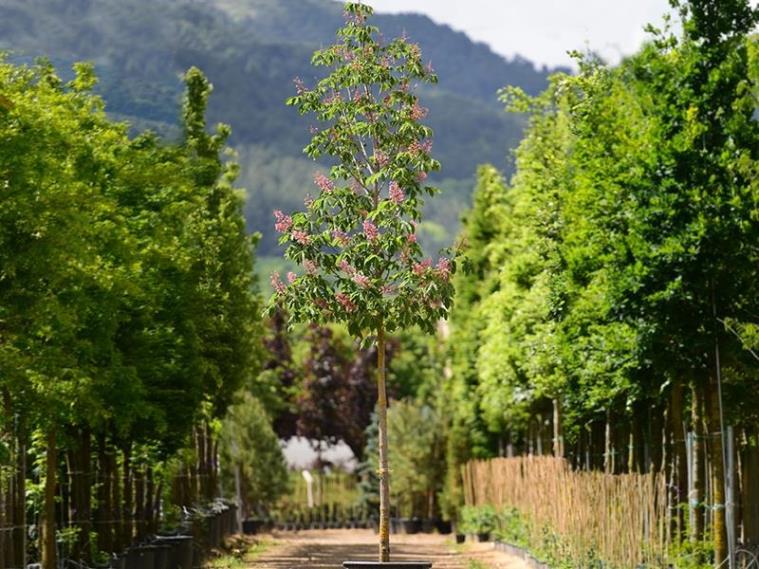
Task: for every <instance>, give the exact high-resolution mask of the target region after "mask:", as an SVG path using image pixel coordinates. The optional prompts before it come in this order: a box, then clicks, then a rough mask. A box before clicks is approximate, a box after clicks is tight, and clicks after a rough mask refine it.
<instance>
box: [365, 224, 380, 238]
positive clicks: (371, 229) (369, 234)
mask: <svg viewBox="0 0 759 569" xmlns="http://www.w3.org/2000/svg"><path fill="white" fill-rule="evenodd" d="M364 235H366V238H367V239H368V240H369V241H374V240H376V239H377V238H378V237H379V229H377V226H376V225H374V223H372V222H371V221H370V220H368V219H365V220H364Z"/></svg>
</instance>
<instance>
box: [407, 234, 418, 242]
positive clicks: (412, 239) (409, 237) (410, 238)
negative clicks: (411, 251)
mask: <svg viewBox="0 0 759 569" xmlns="http://www.w3.org/2000/svg"><path fill="white" fill-rule="evenodd" d="M406 242H407V243H416V233H409V234H408V235H407V236H406Z"/></svg>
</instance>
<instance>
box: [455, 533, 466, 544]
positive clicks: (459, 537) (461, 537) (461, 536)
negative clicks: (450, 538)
mask: <svg viewBox="0 0 759 569" xmlns="http://www.w3.org/2000/svg"><path fill="white" fill-rule="evenodd" d="M465 541H466V534H463V533H457V534H456V543H464V542H465Z"/></svg>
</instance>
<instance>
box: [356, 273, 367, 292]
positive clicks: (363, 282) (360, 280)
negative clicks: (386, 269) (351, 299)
mask: <svg viewBox="0 0 759 569" xmlns="http://www.w3.org/2000/svg"><path fill="white" fill-rule="evenodd" d="M353 282H354V283H356V284H357V285H358V286H360V287H361V288H369V284H370V282H369V277H367V276H366V275H362V274H361V273H358V272H357V273H355V274H354V275H353Z"/></svg>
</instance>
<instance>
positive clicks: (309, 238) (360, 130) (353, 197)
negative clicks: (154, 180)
mask: <svg viewBox="0 0 759 569" xmlns="http://www.w3.org/2000/svg"><path fill="white" fill-rule="evenodd" d="M346 11H347V15H348V23H347V24H346V26H345V27H343V28H342V29H341V30H340V31H339V32H338V38H339V43H337V44H336V45H334V46H331V47H328V48H325V49H323V50H319V51H317V52H315V53H314V57H313V62H314V64H315V65H320V66H328V67H331V68H332V72H331V73H330V75H328V76H327V77H326V78H324V79H322V80H321V81H319V82H318V84H317V85H316V86H315V87H314V88H313V89H308V88H306V86H305V85H304V84H302V82H300V81H296V88H297V91H298V93H297V95H296V96H295V97H292V98H291V99H289V101H288V104H290V105H293V106H296V107H297V108H298V109H299V111H300V112H301V114H311V113H313V114H314V115H315V117H316V118H317V119H318V120H319V121H321V122H322V123H324V124H325V127H324V128H323V129H321V130H320V129H318V128H315V129H314V130H313V132H314V134H313V138H312V140H311V143H310V144H309V145H308V146H307V147H306V149H305V152H306V153H307V154H308V155H309V156H311V157H312V158H318V157H320V156H322V155H328V156H331V157H333V158H334V159H336V160H338V161H339V162H338V163H337V164H336V165H335V166H332V168H331V169H330V174H329V176H327V175H325V174H317V175H316V176H315V179H314V183H315V184H316V186H317V187H318V190H319V195H318V196H317V197H315V198H312V199H309V200H307V204H306V207H307V209H306V211H304V212H299V213H296V214H293V215H292V216H291V215H286V214H283V213H282V212H280V211H275V217H276V228H277V230H278V231H279V232H280V233H282V237H281V238H280V243H282V244H283V245H286V246H287V249H286V252H285V255H286V257H287V258H289V259H291V260H293V261H296V262H298V263H301V264H302V265H303V266H304V267H305V269H306V272H305V274H302V275H300V276H298V275H296V274H295V273H290V274H288V282H289V284H288V285H285V284H284V283H282V282H281V281H280V280H279V275H274V276H273V277H272V285H273V287H274V288H275V290H276V294H275V297H274V300H275V301H276V302H277V303H279V304H281V305H283V306H284V307H285V308H286V309H287V312H288V314H290V315H291V317H293V318H294V319H296V320H302V321H310V322H325V321H344V322H345V323H346V324H347V326H348V330H349V332H350V333H351V334H353V335H355V336H361V335H363V334H364V333H365V332H366V331H377V330H380V329H385V330H388V331H393V330H395V329H398V328H403V327H408V326H411V325H418V326H420V327H422V328H425V329H427V330H432V329H433V328H434V325H435V323H436V322H437V320H438V319H439V318H441V317H444V316H445V314H446V313H447V308H448V305H449V304H450V300H451V296H452V292H453V288H452V286H451V284H450V282H449V276H450V275H451V274H452V273H453V272H454V271H455V262H454V261H451V260H450V259H447V258H444V257H443V258H441V259H440V260H439V261H438V262H437V264H436V265H435V266H434V267H433V266H432V260H431V259H424V260H422V259H421V256H422V251H421V248H420V247H419V245H418V243H417V239H416V233H415V224H416V223H417V222H418V221H419V219H420V217H421V205H422V203H423V196H424V195H425V194H427V195H432V194H433V193H434V192H435V188H433V187H431V186H428V185H426V184H425V179H426V177H427V174H428V172H430V171H431V170H436V169H438V168H439V164H438V162H437V161H436V160H434V159H433V158H432V157H431V156H430V148H431V139H430V137H431V135H432V131H431V130H430V129H429V128H428V127H426V126H424V125H422V124H421V123H420V122H419V121H420V120H421V119H422V118H423V117H424V116H425V115H426V112H427V111H426V109H424V108H423V107H421V105H420V104H419V102H418V100H417V97H416V96H415V95H414V94H413V93H412V92H411V90H410V89H411V82H412V81H417V80H418V81H434V80H435V76H434V75H433V74H432V71H431V70H430V69H428V68H426V67H425V66H424V64H423V63H422V59H421V52H420V50H419V47H418V46H416V45H415V44H410V43H409V42H407V41H406V40H405V39H403V38H400V39H395V40H392V41H390V42H388V43H386V44H385V43H383V42H382V41H381V40H380V39H378V37H377V36H378V30H377V29H376V28H374V27H372V26H368V25H367V24H366V23H365V20H366V18H367V16H368V15H369V14H371V10H370V9H369V8H366V7H363V6H361V5H357V4H348V5H347V7H346Z"/></svg>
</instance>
